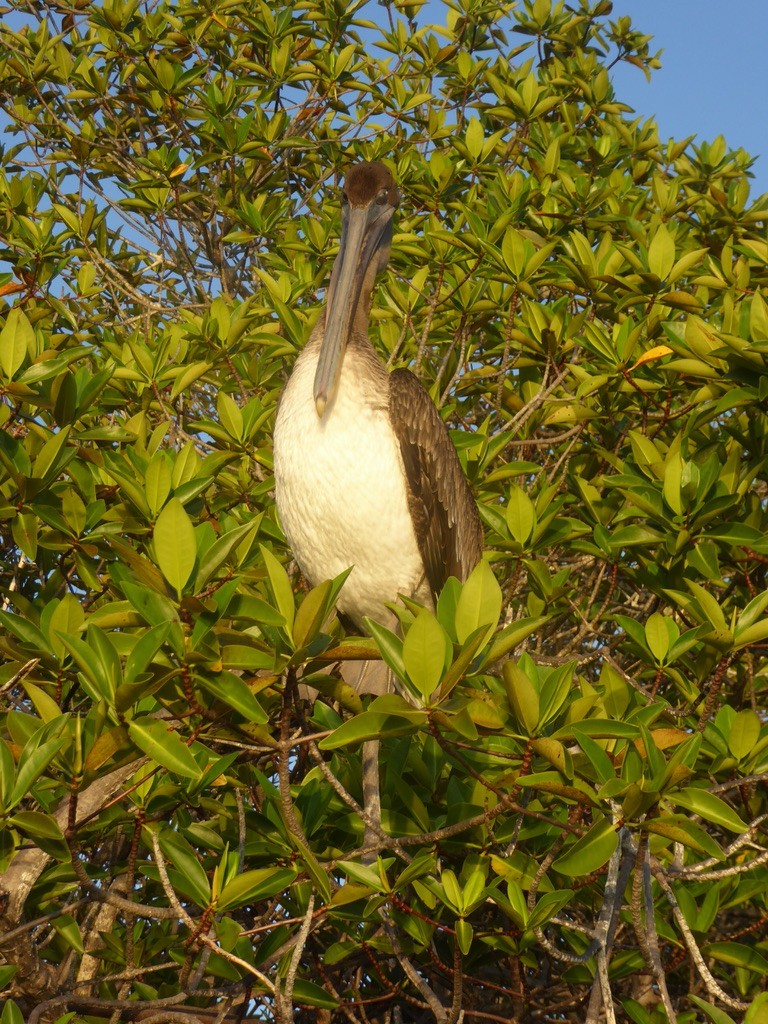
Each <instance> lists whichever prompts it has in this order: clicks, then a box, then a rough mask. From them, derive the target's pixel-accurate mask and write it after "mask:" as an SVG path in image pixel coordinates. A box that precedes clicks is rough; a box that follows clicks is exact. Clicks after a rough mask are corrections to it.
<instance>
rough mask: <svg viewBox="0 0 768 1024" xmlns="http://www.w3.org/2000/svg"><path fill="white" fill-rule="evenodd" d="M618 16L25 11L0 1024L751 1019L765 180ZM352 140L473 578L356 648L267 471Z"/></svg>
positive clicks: (12, 96)
mask: <svg viewBox="0 0 768 1024" xmlns="http://www.w3.org/2000/svg"><path fill="white" fill-rule="evenodd" d="M616 6H617V11H616V12H612V11H611V4H610V3H609V2H607V0H574V2H573V4H571V5H570V6H569V7H566V6H565V5H564V4H563V3H554V2H550V0H535V2H533V3H531V2H528V0H525V2H523V3H521V4H520V5H519V8H516V5H514V4H512V3H500V2H498V0H493V2H491V0H450V3H447V4H446V5H445V7H444V8H443V9H442V16H443V17H444V23H443V24H442V25H441V26H424V24H423V21H424V19H423V18H421V17H420V16H419V11H420V8H421V4H420V2H419V0H399V2H394V0H386V2H380V3H378V4H370V5H365V4H363V3H362V2H354V0H353V2H352V3H348V2H347V0H306V2H304V3H301V4H291V3H269V4H267V3H266V2H263V0H249V2H245V0H224V2H216V3H215V4H214V3H211V4H204V3H203V4H200V3H190V2H188V0H155V2H152V3H149V2H144V0H94V2H93V3H88V2H81V0H73V2H72V3H69V0H67V2H63V3H58V2H57V3H51V4H42V5H34V6H33V5H28V4H27V3H26V2H22V0H6V4H5V7H4V17H5V23H4V24H3V26H2V28H0V93H1V94H2V96H3V107H4V109H5V113H4V114H3V121H2V127H4V129H5V132H4V135H3V136H2V139H3V140H4V141H3V147H4V148H3V149H2V151H0V295H2V297H3V300H2V309H1V310H0V327H1V330H2V333H1V334H0V393H1V394H2V402H1V403H0V425H1V427H2V429H1V430H0V543H1V544H2V565H1V566H0V570H1V576H0V587H1V588H2V611H0V651H1V652H2V656H3V660H4V664H3V667H2V669H0V692H1V693H2V699H3V709H2V713H1V714H0V773H1V780H0V781H1V785H0V872H2V873H0V889H3V890H5V896H4V900H3V902H2V903H1V904H0V912H1V913H2V930H3V932H4V933H5V934H4V935H3V936H2V937H0V953H1V954H2V965H0V986H2V987H1V989H0V991H2V996H0V998H5V999H6V1003H5V1009H4V1011H3V1013H2V1024H17V1022H19V1021H21V1020H22V1019H23V1018H26V1019H27V1020H29V1021H55V1020H59V1019H60V1020H62V1021H65V1020H75V1021H82V1020H95V1019H99V1018H111V1019H112V1020H121V1021H128V1020H138V1019H141V1020H153V1021H179V1022H190V1021H204V1020H217V1021H233V1022H234V1021H235V1020H240V1019H246V1018H248V1019H259V1020H265V1019H275V1020H277V1021H280V1022H290V1021H297V1022H299V1021H308V1020H318V1021H342V1020H345V1021H349V1022H353V1024H362V1022H365V1021H378V1022H384V1021H393V1022H398V1021H410V1020H425V1021H428V1020H434V1021H436V1022H438V1024H448V1022H450V1024H457V1022H458V1021H460V1020H461V1019H463V1020H464V1021H467V1022H469V1021H509V1020H514V1021H520V1022H529V1021H542V1020H553V1021H554V1020H558V1021H579V1022H581V1021H583V1020H585V1019H586V1020H588V1021H597V1020H598V1019H600V1018H601V1016H603V1017H604V1018H605V1019H606V1020H614V1019H620V1020H631V1021H634V1022H637V1024H661V1022H664V1021H667V1020H670V1021H671V1020H675V1019H676V1020H677V1021H680V1022H682V1021H692V1020H702V1019H710V1020H712V1021H713V1022H715V1024H727V1022H728V1021H729V1020H734V1019H740V1018H741V1016H742V1015H743V1012H744V1011H746V1018H747V1020H748V1022H750V1024H758V1022H764V1021H765V1020H766V1014H767V1013H768V1006H767V1004H766V998H767V997H766V996H765V995H764V994H763V995H761V992H762V990H763V989H764V986H765V978H766V972H768V938H766V934H765V930H764V929H765V922H766V919H767V916H768V895H767V894H768V841H767V839H766V819H767V818H768V797H767V796H766V792H767V791H766V787H765V781H766V778H768V725H767V724H766V721H765V713H764V710H763V709H764V706H765V698H766V691H767V690H768V667H767V665H766V659H765V652H766V643H768V620H767V619H766V615H765V609H766V607H767V606H768V591H767V590H766V566H767V565H768V540H767V539H766V533H767V532H768V531H767V526H768V511H767V509H766V500H767V498H768V492H767V490H766V457H767V456H768V440H767V438H766V432H767V430H768V415H767V413H768V407H767V405H766V401H767V399H768V375H767V374H766V368H767V367H766V363H767V360H768V305H766V289H768V244H767V243H766V221H767V220H768V197H765V196H764V197H762V198H760V199H758V200H757V201H754V200H753V199H751V198H750V194H749V175H748V171H749V164H750V160H749V158H748V156H747V155H746V154H744V153H743V152H736V153H733V152H729V151H728V148H727V145H726V143H725V141H724V140H723V139H716V140H715V141H714V142H711V143H709V144H707V143H701V144H700V145H692V144H690V142H689V141H680V142H674V141H671V142H669V143H667V144H663V143H661V142H660V140H659V138H658V134H657V130H656V127H655V125H654V123H653V122H652V121H644V120H642V119H638V118H636V117H635V116H634V115H633V113H632V111H631V110H630V109H629V108H628V107H626V106H625V105H622V103H621V97H620V96H616V95H615V94H614V90H613V86H612V83H611V74H610V71H611V67H612V66H613V65H614V64H615V63H616V62H618V61H629V62H631V63H632V64H635V65H637V66H638V68H640V69H643V70H645V71H646V72H647V73H650V71H651V70H652V69H653V68H654V67H656V66H657V64H658V62H657V60H656V59H655V57H654V56H653V55H652V52H651V50H650V49H649V44H650V40H649V39H648V38H646V37H643V36H642V35H640V34H639V33H638V32H636V31H635V29H634V28H633V27H632V26H631V25H630V24H629V21H628V19H626V18H621V17H620V16H619V15H620V14H621V11H620V3H617V5H616ZM417 17H420V21H419V25H420V26H421V27H419V25H417V23H416V22H415V21H414V20H411V19H414V18H417ZM640 73H641V71H638V74H640ZM358 157H364V158H368V159H371V158H377V159H383V160H385V161H387V162H388V163H389V165H390V166H391V167H392V169H393V171H394V173H395V174H396V177H397V179H398V181H399V183H400V186H401V192H402V200H401V207H400V210H399V211H398V214H397V219H396V224H395V236H394V241H393V256H392V263H391V266H390V269H389V271H388V272H387V273H386V274H385V275H383V276H382V278H381V281H380V287H379V289H378V291H377V294H376V298H375V303H374V310H373V317H374V321H375V328H376V330H375V341H376V344H377V346H378V349H379V351H380V353H381V355H382V356H383V357H384V358H386V359H388V361H389V362H390V364H391V365H404V364H407V365H411V366H413V368H414V369H415V371H416V372H417V373H418V374H419V375H420V377H421V379H422V380H423V381H424V383H425V385H426V386H427V387H428V388H429V389H430V392H431V394H432V396H433V397H434V399H435V401H436V403H437V404H438V406H439V407H440V408H441V412H442V413H443V415H444V417H445V419H446V421H447V422H448V423H449V424H450V425H451V426H452V427H456V428H461V429H459V430H457V432H456V443H457V447H458V448H459V451H460V454H461V458H462V461H463V462H464V464H465V465H466V469H467V473H468V476H469V478H470V480H471V481H472V485H473V487H474V489H475V491H476V493H477V496H478V500H479V502H480V506H481V510H482V515H483V520H484V523H485V526H486V543H487V549H488V562H484V563H482V564H481V566H480V567H479V568H478V570H476V572H475V573H474V574H473V576H472V577H471V579H470V581H469V582H468V583H467V584H466V585H465V587H464V588H463V590H462V589H461V588H460V587H459V586H458V585H452V584H449V586H448V587H447V588H446V590H445V592H444V593H443V595H442V597H441V599H440V603H439V606H438V608H437V610H436V614H435V615H433V614H432V613H431V612H426V611H424V610H421V611H420V610H419V609H417V608H409V609H403V610H402V612H401V618H402V624H403V629H402V636H403V637H404V639H402V638H400V637H396V636H394V635H392V634H387V633H385V632H384V631H380V632H378V633H377V634H376V636H375V643H374V640H371V639H370V638H369V639H365V638H362V639H361V638H348V637H345V635H344V632H343V630H342V627H341V626H340V624H339V623H338V621H337V620H336V618H335V616H334V615H333V610H332V609H333V599H334V595H335V593H336V592H337V590H336V587H334V586H333V585H332V584H330V583H329V584H325V585H323V586H321V587H318V588H316V589H315V590H313V591H310V592H308V593H307V592H306V588H305V587H304V586H303V584H302V581H301V580H300V578H299V576H298V574H297V572H296V571H295V566H293V564H292V562H291V555H290V552H289V551H288V550H287V548H286V545H285V541H284V538H283V536H282V533H281V531H280V527H279V523H278V522H277V519H276V515H275V508H274V501H273V495H272V486H273V480H272V476H271V428H272V423H273V419H274V410H275V404H276V401H277V398H278V395H279V392H280V389H281V386H282V384H283V381H284V380H285V377H286V373H287V372H288V370H289V369H290V365H291V363H292V360H293V358H294V356H295V354H296V352H297V351H298V350H299V349H300V347H301V345H302V344H303V343H304V341H305V340H306V338H307V337H308V334H309V331H310V330H311V327H312V325H313V324H314V323H315V321H316V320H317V317H318V316H319V314H320V311H321V309H322V299H323V289H324V286H325V283H326V281H327V277H328V272H329V267H330V262H331V260H332V257H333V253H334V246H335V244H336V239H337V236H338V226H339V222H338V190H337V188H336V187H335V186H336V184H337V183H338V181H339V180H340V177H341V175H342V174H343V169H344V167H345V166H346V165H347V164H348V163H349V162H350V160H352V159H355V158H358ZM384 526H385V524H382V528H384ZM491 570H492V571H491ZM380 654H383V655H384V657H385V658H386V659H387V660H388V662H389V663H390V665H391V666H392V667H393V669H394V671H395V674H396V675H397V676H398V678H399V680H400V692H398V693H396V694H391V695H389V696H386V697H380V698H377V699H376V700H375V701H373V703H370V702H369V700H368V699H367V698H366V700H365V702H364V703H361V701H360V698H358V697H357V696H356V695H355V694H354V693H353V692H352V691H351V690H350V689H349V688H348V687H346V686H345V684H343V683H342V682H341V681H340V676H339V673H338V663H339V660H340V659H341V658H344V657H378V656H380ZM298 683H303V684H307V686H308V688H309V691H310V692H312V691H316V692H317V694H318V695H319V698H320V699H318V700H317V701H316V702H314V703H311V702H309V701H307V700H306V699H305V697H304V696H301V695H300V694H303V693H305V692H306V691H305V690H303V689H302V690H299V687H298V685H297V684H298ZM374 735H380V736H381V737H382V796H383V805H384V821H383V824H384V828H385V832H386V834H382V836H381V839H380V843H379V845H378V853H379V859H378V862H374V865H373V866H369V865H368V864H367V863H366V862H365V861H366V858H365V857H364V856H363V854H362V850H361V844H362V841H363V827H364V822H363V820H362V818H361V815H360V802H361V799H362V797H361V791H360V747H361V741H362V740H363V739H364V738H366V737H370V736H374ZM761 929H762V931H761ZM72 1014H74V1016H71V1015H72ZM462 1014H463V1018H462Z"/></svg>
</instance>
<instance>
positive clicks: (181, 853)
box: [158, 828, 211, 907]
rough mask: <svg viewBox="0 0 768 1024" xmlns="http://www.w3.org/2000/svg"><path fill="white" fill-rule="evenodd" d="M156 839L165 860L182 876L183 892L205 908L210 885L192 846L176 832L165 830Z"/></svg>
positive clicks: (209, 896)
mask: <svg viewBox="0 0 768 1024" xmlns="http://www.w3.org/2000/svg"><path fill="white" fill-rule="evenodd" d="M158 838H159V843H160V849H161V850H162V851H163V853H164V855H165V856H166V858H167V859H168V860H169V861H170V862H171V864H172V865H173V867H174V868H175V869H176V871H178V872H179V873H180V874H181V875H183V876H184V886H185V891H186V892H187V893H189V895H190V896H192V898H193V899H194V900H195V902H196V903H197V905H198V906H199V907H207V906H208V905H209V904H210V902H211V884H210V882H209V881H208V876H207V875H206V873H205V871H204V869H203V866H202V865H201V864H200V861H199V860H198V859H197V857H196V856H195V851H194V849H193V848H192V846H191V845H190V844H189V843H188V842H187V840H186V839H185V838H184V837H183V836H182V835H179V833H178V832H172V831H171V830H170V829H167V828H164V829H163V830H162V831H161V832H160V835H159V837H158Z"/></svg>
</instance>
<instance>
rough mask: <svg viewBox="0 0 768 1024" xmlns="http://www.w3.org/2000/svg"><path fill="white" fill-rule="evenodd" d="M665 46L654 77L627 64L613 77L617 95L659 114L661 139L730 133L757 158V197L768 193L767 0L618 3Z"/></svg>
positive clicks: (656, 46)
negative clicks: (648, 77) (645, 74)
mask: <svg viewBox="0 0 768 1024" xmlns="http://www.w3.org/2000/svg"><path fill="white" fill-rule="evenodd" d="M622 14H628V15H629V16H630V17H631V18H632V24H633V25H634V26H635V28H637V29H638V30H639V31H641V32H643V33H644V34H646V35H652V36H653V37H654V38H653V43H652V44H651V50H652V52H654V53H655V52H656V51H658V50H660V49H663V50H664V53H662V55H661V62H662V68H661V69H660V70H659V71H655V72H654V73H653V75H652V78H651V82H650V83H648V82H646V80H645V76H644V75H643V74H642V72H640V71H638V70H636V69H634V68H632V67H630V66H626V67H625V68H622V69H621V70H620V71H619V72H618V74H616V75H614V85H615V87H616V91H617V93H618V97H619V99H621V100H622V101H623V102H625V103H628V104H629V105H630V106H632V107H634V108H635V110H636V111H637V113H638V114H643V115H647V116H653V117H655V119H656V121H657V123H658V125H659V135H660V137H661V138H662V139H667V138H669V137H673V138H676V139H681V138H685V137H686V136H688V135H694V134H695V135H696V136H697V139H698V141H700V142H705V141H706V142H709V141H711V140H712V139H714V138H716V137H717V136H718V135H724V136H725V139H726V141H727V142H728V144H729V146H730V147H731V148H732V149H738V148H739V147H741V148H742V149H745V150H747V152H748V153H750V154H751V155H752V156H757V157H758V158H759V159H758V160H757V162H756V163H755V165H754V167H753V169H752V171H753V174H754V176H755V178H754V181H753V183H752V187H751V195H752V198H753V199H756V198H757V197H758V196H759V195H760V194H761V193H763V192H768V56H767V51H768V0H731V2H730V3H723V2H722V0H614V3H613V14H612V16H611V17H612V18H613V19H615V18H617V17H619V16H621V15H622Z"/></svg>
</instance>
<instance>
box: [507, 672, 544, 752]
mask: <svg viewBox="0 0 768 1024" xmlns="http://www.w3.org/2000/svg"><path fill="white" fill-rule="evenodd" d="M502 672H503V675H504V686H505V689H506V692H507V698H508V700H509V703H510V706H511V707H512V711H513V712H514V715H515V718H516V719H517V721H518V722H519V724H520V726H521V728H522V729H523V731H524V732H525V735H526V736H535V735H536V727H537V725H538V724H539V694H538V691H537V690H536V688H535V686H534V685H533V683H532V682H531V681H530V679H529V678H528V676H527V674H526V673H525V672H524V671H523V669H522V668H521V667H520V666H519V665H517V664H515V662H513V661H507V662H505V663H504V667H503V669H502Z"/></svg>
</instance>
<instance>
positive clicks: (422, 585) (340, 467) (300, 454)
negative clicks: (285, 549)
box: [274, 344, 430, 624]
mask: <svg viewBox="0 0 768 1024" xmlns="http://www.w3.org/2000/svg"><path fill="white" fill-rule="evenodd" d="M318 351H319V346H317V345H312V344H310V345H309V346H308V347H307V348H306V349H305V350H304V352H303V353H302V354H301V356H300V357H299V359H298V360H297V362H296V367H295V369H294V371H293V374H292V375H291V378H290V380H289V381H288V384H287V385H286V388H285V391H284V393H283V396H282V399H281V401H280V408H279V410H278V414H277V421H276V423H275V435H274V444H275V491H276V496H277V507H278V510H279V513H280V522H281V524H282V527H283V530H284V531H285V535H286V537H287V538H288V542H289V543H290V545H291V548H292V550H293V553H294V555H295V556H296V560H297V561H298V563H299V565H300V566H301V569H302V571H303V572H304V574H305V575H306V576H307V578H308V579H309V580H310V582H311V583H312V584H314V585H316V584H318V583H320V582H322V581H323V580H325V579H329V578H330V577H333V576H337V575H338V574H339V573H340V572H343V571H344V570H345V569H347V568H349V567H350V566H353V569H352V572H351V573H350V575H349V577H348V579H347V581H346V583H345V584H344V587H343V589H342V591H341V595H340V598H339V602H338V607H339V609H340V610H341V611H343V612H345V613H346V614H347V615H349V616H350V617H351V618H352V619H354V620H355V621H356V622H357V623H358V624H361V623H362V618H363V616H366V615H368V616H371V617H373V618H375V619H377V620H378V621H383V622H391V621H392V619H393V615H392V613H391V612H389V611H388V610H387V609H385V608H384V602H385V601H394V600H396V599H397V595H398V594H407V595H409V596H411V595H412V596H415V597H416V598H417V599H418V600H421V601H424V602H425V603H429V600H430V591H429V587H428V585H427V584H426V581H425V575H424V566H423V562H422V558H421V554H420V552H419V548H418V544H417V541H416V534H415V532H414V528H413V523H412V521H411V515H410V512H409V509H408V497H407V490H406V480H405V472H404V469H403V461H402V457H401V455H400V448H399V445H398V442H397V438H396V436H395V433H394V431H393V429H392V425H391V423H390V420H389V412H388V408H387V402H386V398H385V396H383V395H378V396H376V397H377V398H378V401H373V402H372V401H371V388H372V387H373V386H374V385H373V384H372V383H371V382H370V381H368V382H367V386H366V372H367V371H369V370H370V362H369V361H367V360H366V359H365V357H364V356H363V355H361V354H360V353H359V352H357V351H356V350H355V349H354V348H353V347H352V346H349V347H348V348H347V351H346V352H345V355H344V363H343V366H342V371H341V377H340V381H339V387H338V390H337V393H336V396H335V398H334V399H333V401H332V402H331V403H330V404H329V405H328V407H327V408H326V410H325V413H324V414H323V416H322V418H321V417H320V416H318V414H317V410H316V408H315V402H314V397H313V393H312V392H313V382H314V377H315V369H316V366H317V359H318ZM385 383H386V381H385Z"/></svg>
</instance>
